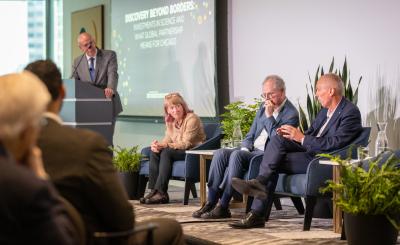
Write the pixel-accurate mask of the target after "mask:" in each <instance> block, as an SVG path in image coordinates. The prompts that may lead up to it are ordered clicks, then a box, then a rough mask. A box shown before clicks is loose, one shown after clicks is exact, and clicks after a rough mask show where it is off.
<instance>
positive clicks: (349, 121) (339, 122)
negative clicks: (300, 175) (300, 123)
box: [303, 98, 362, 154]
mask: <svg viewBox="0 0 400 245" xmlns="http://www.w3.org/2000/svg"><path fill="white" fill-rule="evenodd" d="M327 111H328V110H327V109H325V108H323V109H322V110H321V111H320V112H319V113H318V115H317V116H316V118H315V120H314V121H313V123H312V124H311V127H310V128H309V129H308V130H307V131H306V132H305V133H304V134H305V137H304V141H303V147H304V148H306V150H307V152H308V153H311V154H318V153H322V152H329V151H333V150H337V149H340V148H342V147H344V146H346V145H348V144H349V143H350V142H351V141H352V140H353V139H354V138H355V137H357V136H358V134H359V133H360V132H361V130H362V126H361V114H360V111H359V109H358V107H357V106H355V105H354V104H353V103H351V102H350V101H349V100H347V99H346V98H343V99H342V100H341V101H340V103H339V105H338V106H337V108H336V110H335V112H334V114H333V115H332V118H331V119H330V121H329V123H328V125H327V126H326V127H325V129H324V131H323V132H322V134H321V136H320V137H316V136H317V134H318V131H319V129H320V128H321V127H322V125H323V124H324V123H325V120H326V114H327Z"/></svg>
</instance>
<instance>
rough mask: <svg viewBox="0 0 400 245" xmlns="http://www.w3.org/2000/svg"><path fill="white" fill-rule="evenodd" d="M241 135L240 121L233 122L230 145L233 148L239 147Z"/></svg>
mask: <svg viewBox="0 0 400 245" xmlns="http://www.w3.org/2000/svg"><path fill="white" fill-rule="evenodd" d="M242 140H243V135H242V130H241V129H240V121H239V120H235V121H234V122H233V133H232V145H233V147H234V148H236V147H240V145H241V144H242Z"/></svg>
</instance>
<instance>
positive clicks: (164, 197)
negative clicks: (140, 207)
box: [146, 191, 169, 204]
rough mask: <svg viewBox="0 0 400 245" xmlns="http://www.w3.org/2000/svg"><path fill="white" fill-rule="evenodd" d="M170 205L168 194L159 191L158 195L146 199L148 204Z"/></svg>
mask: <svg viewBox="0 0 400 245" xmlns="http://www.w3.org/2000/svg"><path fill="white" fill-rule="evenodd" d="M165 203H169V196H168V193H161V192H159V191H157V193H156V194H155V195H154V196H152V197H151V198H149V199H146V204H165Z"/></svg>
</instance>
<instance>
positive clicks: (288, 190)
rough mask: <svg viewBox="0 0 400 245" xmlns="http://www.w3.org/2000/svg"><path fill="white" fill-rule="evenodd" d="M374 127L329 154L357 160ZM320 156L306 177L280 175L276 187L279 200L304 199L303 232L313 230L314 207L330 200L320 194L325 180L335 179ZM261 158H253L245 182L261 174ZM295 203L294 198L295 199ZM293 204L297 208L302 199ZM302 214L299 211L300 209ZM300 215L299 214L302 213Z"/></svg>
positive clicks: (309, 166) (300, 175)
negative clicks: (360, 147) (318, 201)
mask: <svg viewBox="0 0 400 245" xmlns="http://www.w3.org/2000/svg"><path fill="white" fill-rule="evenodd" d="M370 132H371V128H369V127H364V128H363V130H362V132H361V133H360V135H359V136H358V137H357V138H356V139H354V140H353V141H352V142H351V143H350V144H349V145H348V146H346V147H344V148H342V149H339V150H336V151H333V152H330V154H333V155H339V156H340V157H342V158H346V157H348V154H349V153H350V154H351V157H352V158H353V159H356V158H357V146H367V145H368V139H369V135H370ZM320 159H321V158H320V157H316V158H314V159H313V160H312V161H311V162H310V163H309V165H308V168H307V172H306V173H305V174H279V179H278V183H277V186H276V188H275V194H274V195H275V196H276V198H279V197H291V198H293V197H295V198H304V199H305V204H306V210H305V214H304V223H303V230H304V231H308V230H310V227H311V220H312V217H313V213H314V207H315V205H316V203H317V200H323V199H325V200H330V199H331V194H325V195H323V194H321V193H320V191H319V189H320V187H323V186H325V184H326V181H327V180H329V179H332V166H330V165H323V164H319V160H320ZM261 160H262V157H259V158H256V159H254V160H253V161H252V162H251V163H250V166H249V171H248V173H247V174H246V179H254V178H256V177H257V175H258V171H259V168H260V163H261ZM292 200H293V199H292ZM295 200H296V201H293V202H294V204H295V207H296V208H298V207H297V205H299V204H296V203H295V202H298V200H299V199H295ZM251 203H252V198H249V200H248V202H247V208H246V209H247V211H248V210H250V207H251ZM271 207H272V202H271V203H268V204H267V212H266V219H267V220H268V219H269V215H270V213H271ZM298 211H299V209H298ZM299 213H300V212H299Z"/></svg>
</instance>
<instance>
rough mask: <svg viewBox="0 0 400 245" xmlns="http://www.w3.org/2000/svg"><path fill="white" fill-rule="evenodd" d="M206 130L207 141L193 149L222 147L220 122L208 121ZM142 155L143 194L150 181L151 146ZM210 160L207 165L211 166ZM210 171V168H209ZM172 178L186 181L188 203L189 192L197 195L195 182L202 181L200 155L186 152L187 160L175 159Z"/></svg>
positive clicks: (185, 201)
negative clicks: (143, 158)
mask: <svg viewBox="0 0 400 245" xmlns="http://www.w3.org/2000/svg"><path fill="white" fill-rule="evenodd" d="M204 131H205V133H206V141H205V142H203V143H202V144H201V145H198V146H196V147H194V148H192V150H212V149H218V148H219V147H220V139H221V129H220V125H219V123H207V124H204ZM141 153H142V155H144V156H146V157H145V159H146V160H142V161H141V164H140V170H139V175H140V176H141V178H140V183H139V188H140V190H139V193H140V194H141V196H143V194H144V189H145V188H146V184H147V181H148V175H149V160H148V159H149V156H150V147H145V148H143V149H142V152H141ZM209 164H210V163H209V162H208V163H207V165H208V166H209ZM207 171H208V168H207ZM207 175H208V174H207ZM171 176H172V179H177V180H183V181H185V192H184V198H183V204H184V205H187V204H188V201H189V193H190V191H191V192H192V195H193V197H194V198H196V197H197V192H196V186H195V183H197V182H199V181H200V167H199V156H198V155H193V154H186V157H185V160H181V161H175V162H174V163H173V166H172V174H171Z"/></svg>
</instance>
